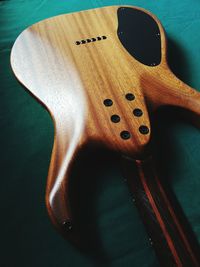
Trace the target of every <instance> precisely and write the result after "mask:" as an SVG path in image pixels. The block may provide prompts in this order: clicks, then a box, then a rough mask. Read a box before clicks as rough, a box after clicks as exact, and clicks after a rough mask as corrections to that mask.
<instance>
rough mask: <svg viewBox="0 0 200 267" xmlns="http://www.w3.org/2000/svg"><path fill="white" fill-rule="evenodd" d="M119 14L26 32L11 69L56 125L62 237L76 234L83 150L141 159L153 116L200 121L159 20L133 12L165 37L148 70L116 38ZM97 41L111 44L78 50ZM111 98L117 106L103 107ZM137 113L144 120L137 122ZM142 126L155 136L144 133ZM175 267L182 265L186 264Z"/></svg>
mask: <svg viewBox="0 0 200 267" xmlns="http://www.w3.org/2000/svg"><path fill="white" fill-rule="evenodd" d="M118 8H119V6H111V7H105V8H98V9H93V10H88V11H82V12H78V13H73V14H64V15H60V16H56V17H53V18H50V19H46V20H44V21H41V22H39V23H36V24H34V25H33V26H31V27H29V28H28V29H26V30H25V31H23V32H22V33H21V34H20V36H19V37H18V38H17V40H16V42H15V44H14V46H13V49H12V53H11V66H12V69H13V71H14V73H15V75H16V77H17V79H18V80H19V81H20V82H21V83H22V84H23V85H24V86H25V87H26V88H27V89H28V90H29V91H30V92H31V93H32V94H33V95H34V96H35V97H36V98H37V99H38V100H39V101H40V102H41V103H42V104H43V105H44V106H45V107H46V108H47V109H48V111H49V112H50V114H51V116H52V119H53V121H54V126H55V138H54V147H53V152H52V158H51V164H50V168H49V174H48V180H47V190H46V204H47V209H48V212H49V215H50V217H51V220H52V221H53V223H54V224H55V225H56V226H57V227H58V228H59V229H61V231H63V226H62V225H63V224H64V225H67V226H68V228H69V230H70V229H71V224H70V223H71V222H72V218H71V211H70V203H69V199H68V191H69V188H68V184H69V183H68V181H69V176H70V169H71V166H72V165H73V162H74V160H75V159H76V157H77V154H78V153H79V150H80V149H81V148H82V147H83V146H84V145H85V144H89V143H93V142H94V143H99V144H102V145H104V146H107V147H109V149H112V150H115V151H117V152H120V153H121V154H122V155H126V156H128V157H130V158H133V159H137V160H139V159H141V158H146V157H147V156H148V155H149V144H150V143H151V140H152V136H151V124H150V120H149V113H153V112H154V111H155V110H156V109H157V108H159V107H160V106H163V105H173V106H178V107H182V108H184V109H185V110H187V111H189V112H188V114H189V115H192V116H191V118H192V117H193V115H195V116H196V119H195V122H197V121H198V119H199V117H198V116H199V115H200V94H199V93H198V92H197V91H195V90H194V89H192V88H191V87H189V86H188V85H186V84H185V83H183V82H182V81H180V80H179V79H178V78H177V77H176V76H175V75H174V74H173V73H172V72H171V71H170V69H169V67H168V64H167V59H166V38H165V33H164V30H163V28H162V26H161V24H160V22H159V21H158V19H157V18H156V17H155V16H153V15H152V14H150V13H149V12H147V11H145V10H143V9H139V8H136V7H134V8H136V9H139V10H143V11H144V12H146V13H147V14H149V15H150V16H152V18H153V19H154V20H155V21H156V22H157V24H158V26H159V29H160V33H161V35H160V38H161V48H162V59H161V64H160V65H158V66H154V67H152V66H146V65H144V64H142V63H140V62H138V61H137V60H135V59H134V58H133V57H132V56H131V55H130V54H129V53H127V51H126V49H125V48H124V47H123V46H122V44H121V42H120V41H119V39H118V36H117V27H118V21H117V10H118ZM132 8H133V7H132ZM98 36H101V37H102V36H105V37H106V38H102V40H101V41H96V42H90V43H86V44H83V45H77V44H76V42H77V41H80V40H85V39H87V38H97V37H98ZM127 93H132V94H134V96H135V99H134V100H133V101H129V100H127V99H126V97H125V96H126V94H127ZM105 99H111V100H112V101H113V104H112V105H111V106H105V105H104V100H105ZM135 108H139V109H141V110H142V112H143V115H142V116H140V117H135V116H134V115H133V109H135ZM112 115H118V116H120V122H118V123H113V122H112V120H111V116H112ZM197 118H198V119H197ZM141 125H144V126H146V127H148V129H149V132H146V134H142V133H141V132H140V131H139V127H140V126H141ZM122 131H128V132H129V133H130V138H128V137H127V136H125V138H126V137H127V139H126V140H125V139H123V138H121V132H122ZM140 177H142V176H140ZM141 181H142V180H141ZM151 204H152V203H151ZM165 204H166V206H167V203H165ZM166 209H167V207H166ZM172 217H173V216H172ZM171 219H172V223H173V224H174V223H175V222H174V221H173V218H171ZM164 223H165V221H164ZM75 235H76V233H74V232H73V231H69V233H68V236H69V237H70V238H72V239H73V240H74V239H76V237H75ZM188 253H189V251H188ZM175 262H176V264H177V265H176V266H186V265H184V263H180V262H178V261H175ZM195 264H196V263H195V261H194V266H197V265H195Z"/></svg>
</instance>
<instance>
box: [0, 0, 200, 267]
mask: <svg viewBox="0 0 200 267" xmlns="http://www.w3.org/2000/svg"><path fill="white" fill-rule="evenodd" d="M125 4H126V5H134V6H140V7H143V8H145V9H147V10H149V11H151V12H152V13H154V14H155V15H156V16H157V17H158V18H159V19H160V21H161V22H162V24H163V26H164V28H165V30H166V33H167V37H168V51H169V64H170V67H171V69H172V70H173V71H174V73H175V74H176V75H177V76H178V77H179V78H181V79H182V80H183V81H184V82H186V83H187V84H189V85H190V86H192V87H194V88H200V78H199V69H200V31H199V28H200V2H199V0H183V1H173V0H160V1H153V0H148V1H147V0H135V1H131V0H127V1H123V0H121V1H120V0H118V1H114V0H110V1H108V0H101V1H100V0H94V1H92V0H84V1H78V0H72V1H62V0H57V1H50V0H49V1H48V0H34V1H28V0H10V1H0V95H1V97H0V106H1V109H0V128H1V131H0V142H1V143H0V147H1V155H0V166H1V186H0V203H1V220H0V229H1V235H0V236H1V245H0V246H1V247H0V251H1V257H0V266H2V267H4V266H5V267H11V266H12V267H13V266H14V267H18V266H20V267H36V266H37V267H40V266H41V267H60V266H67V267H72V266H73V267H74V266H81V267H90V266H109V267H110V266H111V267H121V266H126V267H129V266H131V267H133V266H134V267H137V266H138V267H143V266H146V267H150V266H152V267H156V266H158V263H157V260H156V257H155V254H154V250H153V248H152V247H151V245H150V242H149V240H148V236H147V234H146V232H145V229H144V226H143V224H142V222H141V220H140V218H139V215H138V213H137V209H136V207H135V206H134V205H133V203H132V201H131V197H130V194H129V191H128V188H127V186H126V183H124V182H123V179H122V173H121V171H120V169H119V168H118V166H116V164H115V162H114V161H113V162H112V164H107V163H106V157H105V158H102V161H103V167H102V166H101V167H100V166H99V167H98V166H97V171H96V172H95V171H93V173H92V174H91V173H90V174H88V177H84V184H86V186H83V187H82V186H80V188H79V189H80V191H81V190H83V191H82V192H80V196H81V197H82V198H81V197H80V199H82V200H83V203H82V204H81V205H82V207H83V208H84V207H86V211H85V212H84V214H85V217H84V218H82V220H83V227H85V229H86V232H90V235H89V236H90V240H87V245H88V247H89V248H90V249H89V250H88V252H87V253H86V252H84V253H83V252H81V251H79V250H77V249H76V248H75V247H73V246H72V245H71V244H69V243H68V242H67V241H66V240H64V239H63V238H62V237H61V236H60V235H59V234H57V232H56V231H55V230H54V228H53V227H52V225H51V223H50V221H49V218H48V216H47V212H46V208H45V203H44V196H45V184H46V176H47V172H48V166H49V161H50V155H51V149H52V145H53V134H54V130H53V123H52V120H51V118H50V116H49V114H48V113H47V111H46V110H45V109H44V108H43V107H42V106H41V105H40V104H38V103H37V102H36V101H35V100H34V99H33V98H32V97H31V96H30V95H29V93H28V92H27V91H26V90H24V88H23V87H22V86H21V85H20V84H19V83H18V82H17V81H16V79H15V77H14V75H13V73H12V71H11V68H10V61H9V57H10V51H11V48H12V45H13V43H14V41H15V39H16V38H17V36H18V35H19V34H20V33H21V32H22V30H24V29H25V28H26V27H28V26H30V25H31V24H33V23H35V22H37V21H40V20H42V19H45V18H47V17H51V16H55V15H58V14H63V13H69V12H75V11H79V10H85V9H90V8H95V7H101V6H106V5H125ZM157 120H158V129H157V141H156V142H157V147H158V149H157V154H158V158H159V161H160V166H161V169H162V173H163V174H164V178H165V179H166V180H167V181H169V183H170V185H171V186H172V189H173V191H174V193H175V194H176V196H177V199H178V201H179V203H180V205H181V207H182V209H183V211H184V213H185V214H186V216H187V219H188V221H189V222H190V224H191V226H192V229H193V231H194V233H195V234H196V236H197V238H198V240H200V198H199V189H200V179H199V173H200V132H199V129H196V128H194V127H193V126H192V125H189V124H187V123H186V122H184V121H182V120H180V119H178V117H177V116H176V112H174V111H173V112H166V111H165V112H161V113H160V115H159V116H158V118H157ZM82 183H83V182H82Z"/></svg>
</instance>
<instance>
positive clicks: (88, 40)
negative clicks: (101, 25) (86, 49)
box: [76, 35, 107, 45]
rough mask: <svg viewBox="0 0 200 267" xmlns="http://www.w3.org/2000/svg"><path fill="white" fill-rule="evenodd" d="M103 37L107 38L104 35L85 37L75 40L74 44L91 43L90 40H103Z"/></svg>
mask: <svg viewBox="0 0 200 267" xmlns="http://www.w3.org/2000/svg"><path fill="white" fill-rule="evenodd" d="M105 39H107V37H106V36H105V35H103V36H97V37H95V38H94V37H93V38H89V39H85V40H81V41H76V45H80V44H86V43H92V42H96V41H101V40H105Z"/></svg>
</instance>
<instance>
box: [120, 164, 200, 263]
mask: <svg viewBox="0 0 200 267" xmlns="http://www.w3.org/2000/svg"><path fill="white" fill-rule="evenodd" d="M125 165H126V172H127V170H128V175H127V180H128V183H129V186H130V189H131V191H132V193H133V197H134V200H135V204H136V206H137V208H138V210H139V213H140V215H141V217H142V219H143V223H144V224H145V226H146V229H147V232H148V234H149V237H150V238H149V240H150V243H151V245H152V246H153V247H154V248H155V252H156V255H157V257H158V260H159V262H160V264H161V266H162V267H171V266H178V267H198V266H200V258H199V255H200V253H199V252H200V250H199V247H198V242H197V241H196V239H195V237H194V234H193V233H192V231H191V230H190V229H188V227H186V225H187V222H186V219H185V217H184V216H183V214H181V213H182V212H181V208H180V206H179V205H178V202H177V201H175V198H174V196H173V195H172V192H169V191H166V189H165V187H164V186H163V184H162V183H161V181H160V180H159V179H158V177H157V175H156V173H155V170H154V168H153V162H152V160H151V159H149V160H147V161H140V160H138V161H135V164H133V161H126V162H125ZM133 171H134V172H133ZM131 173H134V177H132V176H131V175H130V174H131ZM169 196H170V197H169ZM171 196H172V198H173V200H172V198H171ZM186 228H187V229H186Z"/></svg>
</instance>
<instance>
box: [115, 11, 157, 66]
mask: <svg viewBox="0 0 200 267" xmlns="http://www.w3.org/2000/svg"><path fill="white" fill-rule="evenodd" d="M117 15H118V23H119V25H118V30H117V34H118V38H119V40H120V42H121V43H122V45H123V46H124V48H125V49H126V50H127V51H128V52H129V53H130V54H131V55H132V56H133V57H134V58H135V59H136V60H138V61H139V62H141V63H143V64H145V65H147V66H152V67H153V66H157V65H159V64H160V62H161V38H160V30H159V27H158V24H157V22H156V21H155V20H154V19H153V18H152V17H151V16H150V15H149V14H147V13H145V12H144V11H142V10H139V9H135V8H130V7H120V8H119V9H118V11H117Z"/></svg>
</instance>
